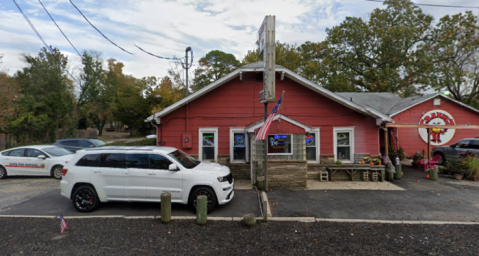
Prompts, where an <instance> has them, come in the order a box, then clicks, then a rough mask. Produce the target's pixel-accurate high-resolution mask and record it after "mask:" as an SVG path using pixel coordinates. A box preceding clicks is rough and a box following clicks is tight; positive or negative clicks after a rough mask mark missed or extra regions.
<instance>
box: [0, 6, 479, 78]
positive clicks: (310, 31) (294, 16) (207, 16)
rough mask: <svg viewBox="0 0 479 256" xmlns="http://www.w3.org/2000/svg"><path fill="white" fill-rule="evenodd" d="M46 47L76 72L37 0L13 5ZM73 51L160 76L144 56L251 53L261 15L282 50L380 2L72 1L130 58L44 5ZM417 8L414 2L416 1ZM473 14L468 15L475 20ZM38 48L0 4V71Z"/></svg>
mask: <svg viewBox="0 0 479 256" xmlns="http://www.w3.org/2000/svg"><path fill="white" fill-rule="evenodd" d="M17 2H18V3H19V5H20V6H21V8H23V9H24V11H25V13H26V14H27V15H28V17H29V18H30V20H31V21H32V23H33V24H34V25H35V27H36V28H37V30H38V31H39V32H40V33H41V35H42V36H43V38H44V39H45V41H46V42H47V43H48V44H51V45H53V46H55V47H58V48H59V49H61V50H62V52H64V53H65V54H67V55H68V56H69V59H70V60H71V62H72V63H71V66H78V65H80V59H79V57H78V56H77V54H76V53H75V52H74V50H73V48H72V47H71V46H70V45H69V43H68V42H67V41H66V40H65V39H64V37H63V35H62V34H61V33H60V32H59V31H58V29H57V28H56V27H55V25H54V24H53V23H52V22H51V20H50V18H49V17H48V15H47V14H46V13H45V11H44V10H43V8H42V7H41V5H40V4H39V3H38V1H37V0H24V1H20V0H19V1H17ZM42 2H43V4H44V5H45V7H46V8H47V9H48V11H49V12H50V14H51V15H52V16H53V17H54V18H55V20H56V21H57V23H58V25H59V26H60V27H61V28H62V30H63V31H64V32H65V33H66V35H67V36H68V38H69V39H70V41H71V42H72V43H73V44H74V45H75V47H76V48H77V49H78V50H79V51H80V52H82V51H83V50H90V49H92V50H96V51H100V52H102V54H103V57H104V58H105V59H107V58H115V59H117V60H118V61H121V62H123V63H124V64H125V67H124V72H125V73H127V74H132V75H134V76H135V77H138V78H140V77H143V76H159V77H162V76H164V75H166V74H167V70H168V69H169V68H170V67H171V64H170V62H169V61H168V60H162V59H158V58H154V57H152V56H149V55H147V54H145V53H143V52H141V51H140V50H138V49H137V48H136V47H135V46H134V44H138V45H139V46H140V47H142V48H144V49H145V50H147V51H149V52H152V53H154V54H156V55H160V56H164V57H173V56H176V57H180V58H182V57H184V54H185V48H186V47H187V46H191V47H192V48H193V50H194V55H195V63H197V61H198V60H199V59H200V58H201V57H202V56H204V55H205V54H206V53H208V52H209V51H211V50H217V49H218V50H222V51H224V52H227V53H232V54H234V55H235V56H236V57H237V58H238V59H240V60H241V59H242V58H243V57H244V55H245V54H246V53H247V51H248V50H252V49H254V48H255V47H256V46H255V41H256V39H257V38H256V37H257V34H256V33H257V30H258V28H259V26H260V25H261V23H262V21H263V19H264V17H265V15H275V16H276V39H277V40H279V41H281V42H285V43H289V44H295V43H296V44H298V45H300V44H302V43H304V42H305V41H312V42H319V41H321V40H324V38H325V36H326V33H325V30H326V28H331V27H333V26H336V25H339V24H340V23H341V22H342V21H343V20H344V18H345V17H346V16H357V17H362V18H366V17H367V16H368V14H369V13H371V12H372V10H373V9H374V8H383V5H382V3H377V2H369V1H358V0H244V1H240V2H238V1H233V0H177V1H171V0H123V1H116V0H103V1H95V0H73V2H74V3H75V4H76V5H77V6H78V8H79V9H80V10H81V11H82V12H83V13H84V14H85V15H86V16H87V17H88V19H89V20H90V21H91V22H92V23H93V24H94V25H95V26H96V27H97V28H98V29H100V30H101V31H102V32H103V33H104V34H105V35H106V36H107V37H108V38H110V39H111V40H113V41H114V42H115V43H116V44H118V45H119V46H121V47H123V48H125V49H126V50H128V51H130V52H132V53H133V54H134V55H133V56H132V55H129V54H127V53H125V52H123V51H121V50H120V49H118V48H117V47H116V46H114V45H112V44H111V43H110V42H108V41H107V40H106V39H104V38H103V37H102V36H101V35H100V34H98V32H97V31H95V30H94V29H93V28H92V27H91V26H90V25H89V24H88V23H87V22H86V21H85V20H84V18H83V17H82V16H81V15H80V14H79V13H78V11H77V10H76V9H75V8H74V7H73V6H72V5H71V4H70V2H69V0H43V1H42ZM416 2H419V1H416ZM420 2H421V3H433V4H447V5H466V6H467V5H471V4H470V1H466V0H436V1H432V0H429V1H426V0H422V1H420ZM422 9H423V10H424V11H425V12H426V13H430V14H432V15H434V16H435V17H437V18H438V17H441V16H443V15H445V14H455V13H458V12H464V11H465V10H464V9H455V8H438V7H422ZM477 12H478V11H477V10H476V11H474V13H475V14H477ZM42 46H43V45H42V43H41V42H40V40H39V39H38V38H37V37H36V35H35V34H34V32H33V31H32V30H31V28H30V27H29V25H28V24H27V22H26V21H25V20H24V18H23V17H22V15H21V14H20V13H19V11H18V10H17V8H16V6H15V5H14V4H13V3H12V2H10V1H4V2H0V47H1V48H0V53H1V54H4V55H5V57H4V58H3V63H2V64H0V68H1V67H3V68H8V69H9V70H10V72H11V73H12V72H14V71H16V70H18V69H19V68H21V67H22V66H23V65H22V64H23V63H22V62H21V61H20V60H19V59H20V57H21V53H23V52H26V53H29V54H31V55H36V54H37V53H38V52H39V50H40V48H41V47H42Z"/></svg>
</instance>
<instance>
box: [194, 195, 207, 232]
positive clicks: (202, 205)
mask: <svg viewBox="0 0 479 256" xmlns="http://www.w3.org/2000/svg"><path fill="white" fill-rule="evenodd" d="M207 212H208V198H207V197H206V196H204V195H201V196H198V197H197V198H196V224H199V225H205V224H206V219H207V216H206V214H207Z"/></svg>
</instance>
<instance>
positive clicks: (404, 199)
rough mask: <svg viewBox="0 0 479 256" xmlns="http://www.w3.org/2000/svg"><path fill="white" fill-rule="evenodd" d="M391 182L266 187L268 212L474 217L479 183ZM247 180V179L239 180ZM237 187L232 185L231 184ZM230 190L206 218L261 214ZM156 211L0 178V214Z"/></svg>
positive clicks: (181, 209) (421, 176)
mask: <svg viewBox="0 0 479 256" xmlns="http://www.w3.org/2000/svg"><path fill="white" fill-rule="evenodd" d="M403 171H404V174H405V175H404V177H403V178H402V179H401V180H395V181H393V182H326V183H321V182H318V181H310V182H309V183H310V184H309V186H308V188H307V189H272V190H271V191H270V192H269V193H268V198H269V203H270V209H271V211H272V213H273V216H274V217H316V218H322V219H345V220H347V219H349V220H350V219H366V220H400V221H444V222H448V221H452V222H479V197H478V196H477V195H478V193H479V183H478V182H473V181H465V180H462V181H458V180H454V179H453V178H452V176H447V175H440V176H439V179H438V180H437V181H430V180H427V179H426V178H425V176H426V175H425V173H424V172H422V171H419V170H417V169H412V168H408V167H405V168H403ZM242 182H243V184H248V182H247V181H242ZM238 187H240V188H241V186H237V188H238ZM242 188H243V189H236V190H235V197H234V198H233V200H232V201H231V202H230V203H228V204H226V205H223V206H219V207H217V208H216V209H214V210H213V211H212V212H211V213H210V214H209V216H212V217H242V216H244V215H245V214H249V213H253V214H255V215H256V216H261V212H260V208H259V203H258V196H257V194H256V191H255V190H254V189H247V188H248V186H242ZM60 213H63V214H64V215H65V216H159V215H160V204H159V203H126V202H110V203H104V204H101V206H100V207H99V208H98V209H96V210H95V211H93V212H91V213H79V212H77V211H76V210H75V208H74V207H73V205H72V203H71V201H70V200H68V199H67V198H64V197H62V196H61V195H60V186H59V181H58V180H55V179H52V178H38V177H9V178H7V179H5V180H0V215H4V216H5V215H14V216H58V215H59V214H60ZM172 216H195V213H194V212H193V210H192V209H191V208H190V207H189V206H187V205H181V204H173V206H172Z"/></svg>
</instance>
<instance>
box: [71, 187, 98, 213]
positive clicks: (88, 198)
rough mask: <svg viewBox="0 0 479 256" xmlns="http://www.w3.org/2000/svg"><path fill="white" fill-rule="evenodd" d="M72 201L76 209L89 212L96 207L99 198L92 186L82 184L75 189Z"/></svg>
mask: <svg viewBox="0 0 479 256" xmlns="http://www.w3.org/2000/svg"><path fill="white" fill-rule="evenodd" d="M72 202H73V206H75V208H76V209H77V211H79V212H91V211H93V209H95V208H96V207H97V205H98V202H99V199H98V196H97V194H96V191H95V189H94V188H93V187H92V186H89V185H84V186H81V187H79V188H77V189H76V190H75V192H74V193H73V197H72Z"/></svg>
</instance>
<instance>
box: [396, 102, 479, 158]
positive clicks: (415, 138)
mask: <svg viewBox="0 0 479 256" xmlns="http://www.w3.org/2000/svg"><path fill="white" fill-rule="evenodd" d="M435 109H441V110H444V111H446V112H448V113H449V114H451V115H452V117H453V118H454V121H455V123H456V124H457V125H465V124H470V125H479V113H477V112H474V111H472V110H470V109H468V108H466V107H463V106H461V105H459V104H457V103H455V102H453V101H451V100H448V99H445V98H441V105H440V106H434V105H433V99H431V100H428V101H425V102H423V103H421V104H418V105H417V106H414V107H412V108H410V109H407V110H405V111H403V112H401V113H399V114H398V115H396V116H393V119H394V121H395V122H396V123H404V124H419V120H420V119H421V117H422V115H423V113H426V112H428V111H431V110H435ZM398 130H399V131H398V134H399V140H398V141H399V145H400V146H401V147H402V148H403V149H404V151H405V152H406V154H408V155H410V156H411V155H413V154H414V153H415V152H416V151H417V152H422V151H423V150H424V152H427V143H426V142H424V141H423V140H422V139H421V137H420V136H419V132H418V129H417V128H399V129H398ZM478 136H479V131H478V130H470V129H467V130H457V129H456V131H455V133H454V137H453V138H452V139H451V140H450V141H449V142H448V143H446V144H445V145H451V144H453V143H455V142H457V141H458V140H460V139H463V138H471V137H478ZM431 148H432V147H431Z"/></svg>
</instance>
